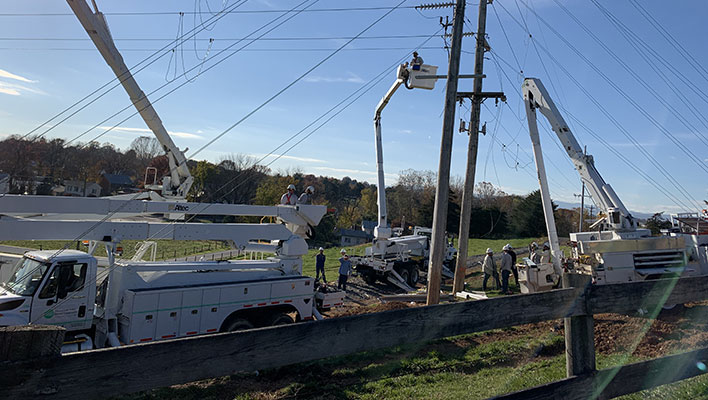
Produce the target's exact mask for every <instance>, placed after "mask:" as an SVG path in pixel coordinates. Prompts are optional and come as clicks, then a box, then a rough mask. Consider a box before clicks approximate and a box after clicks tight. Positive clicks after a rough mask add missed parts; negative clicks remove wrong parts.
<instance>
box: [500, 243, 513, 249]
mask: <svg viewBox="0 0 708 400" xmlns="http://www.w3.org/2000/svg"><path fill="white" fill-rule="evenodd" d="M502 250H511V245H510V244H509V243H507V244H505V245H504V247H502Z"/></svg>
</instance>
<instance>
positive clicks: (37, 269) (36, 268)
mask: <svg viewBox="0 0 708 400" xmlns="http://www.w3.org/2000/svg"><path fill="white" fill-rule="evenodd" d="M49 265H50V264H47V263H43V262H39V261H36V260H33V259H31V258H23V259H22V260H20V261H19V262H18V263H17V266H15V273H14V274H12V277H10V280H9V281H7V282H3V283H2V287H3V288H5V289H6V290H8V291H10V292H12V293H14V294H17V295H20V296H32V295H34V292H35V291H36V290H37V288H38V287H39V284H40V283H42V277H43V276H44V274H45V273H46V272H47V270H48V269H49Z"/></svg>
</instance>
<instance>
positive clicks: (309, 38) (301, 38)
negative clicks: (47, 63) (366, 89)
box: [0, 21, 428, 42]
mask: <svg viewBox="0 0 708 400" xmlns="http://www.w3.org/2000/svg"><path fill="white" fill-rule="evenodd" d="M207 22H208V21H207ZM427 37H428V35H413V34H411V35H376V36H361V37H358V38H356V39H357V40H380V39H415V38H427ZM354 38H355V37H354V36H295V37H270V38H260V39H258V40H259V41H261V42H275V41H320V40H349V39H354ZM213 39H214V40H218V41H222V40H223V41H236V40H249V39H251V38H248V37H241V38H229V37H213ZM174 40H175V39H174V38H114V39H113V41H115V42H164V41H174ZM0 41H62V42H89V41H91V39H90V38H57V37H43V38H26V37H25V38H23V37H0Z"/></svg>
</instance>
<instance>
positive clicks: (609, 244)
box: [519, 78, 708, 293]
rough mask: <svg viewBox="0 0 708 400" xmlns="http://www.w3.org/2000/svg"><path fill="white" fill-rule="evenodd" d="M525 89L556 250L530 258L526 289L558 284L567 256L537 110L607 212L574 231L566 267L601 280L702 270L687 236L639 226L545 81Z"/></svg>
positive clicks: (523, 276) (527, 83)
mask: <svg viewBox="0 0 708 400" xmlns="http://www.w3.org/2000/svg"><path fill="white" fill-rule="evenodd" d="M522 92H523V97H524V102H525V108H526V116H527V120H528V124H529V134H530V136H531V142H532V143H533V151H534V158H535V161H536V168H537V172H538V179H539V184H540V188H541V200H542V202H543V212H544V217H545V221H546V227H547V230H548V237H549V242H550V246H551V254H552V265H536V264H534V263H533V262H531V261H530V260H528V259H526V260H525V266H524V267H522V268H521V269H520V270H519V279H520V281H521V285H522V292H525V293H527V292H534V291H539V290H548V289H550V288H551V287H552V286H553V284H554V283H556V282H558V279H559V277H560V274H561V273H562V270H561V259H562V258H563V255H562V254H561V252H560V248H559V245H558V235H557V233H556V230H555V220H554V218H553V208H552V205H551V198H550V193H549V189H548V181H547V180H546V171H545V166H544V163H543V155H542V152H541V143H540V138H539V134H538V125H537V122H536V111H539V112H540V113H541V114H543V116H544V117H546V119H548V121H549V123H550V125H551V128H552V129H553V131H554V132H555V134H556V135H557V136H558V139H560V142H561V144H562V146H563V148H564V149H565V151H566V153H567V154H568V157H570V159H571V161H572V162H573V164H574V165H575V169H576V170H577V171H578V173H579V174H580V179H581V180H582V181H583V182H584V183H585V185H586V187H587V188H588V191H589V192H590V195H591V197H592V199H593V201H594V203H595V205H596V206H597V207H598V208H599V209H600V211H601V212H602V216H601V217H600V218H599V219H598V221H597V222H595V223H594V224H593V225H592V226H591V229H593V230H592V231H590V232H575V233H571V234H570V240H571V243H572V246H573V247H572V253H573V254H572V259H573V261H574V262H573V261H571V262H569V263H568V264H567V266H569V267H571V268H573V269H574V270H575V271H576V272H579V273H585V274H591V275H592V277H593V282H595V283H597V284H604V283H621V282H630V281H641V280H646V279H655V278H659V277H666V276H681V275H691V274H696V273H698V272H699V269H700V268H697V267H698V265H696V264H695V263H688V261H689V260H688V258H687V249H686V243H685V241H684V239H683V238H682V237H668V236H662V237H652V236H651V232H650V231H649V230H648V229H641V228H638V227H637V220H636V219H635V218H634V217H633V216H632V214H631V213H630V212H629V211H628V209H627V208H626V207H625V205H624V204H623V203H622V201H621V200H620V198H619V196H618V195H617V193H616V192H615V191H614V189H612V187H611V186H610V185H609V184H608V183H606V182H605V181H604V179H603V178H602V176H600V173H599V172H598V171H597V169H596V168H595V163H594V159H593V157H592V156H591V155H588V154H585V153H584V151H583V149H582V148H581V147H580V145H579V144H578V142H577V140H576V139H575V136H574V135H573V133H572V132H571V130H570V128H569V127H568V124H566V122H565V120H564V119H563V117H562V116H561V114H560V112H559V111H558V109H557V108H556V105H555V104H554V103H553V100H551V97H550V96H549V94H548V91H547V90H546V88H545V87H544V86H543V84H542V83H541V81H540V80H538V79H536V78H526V79H525V80H524V82H523V84H522ZM687 264H688V265H687ZM706 272H708V271H706Z"/></svg>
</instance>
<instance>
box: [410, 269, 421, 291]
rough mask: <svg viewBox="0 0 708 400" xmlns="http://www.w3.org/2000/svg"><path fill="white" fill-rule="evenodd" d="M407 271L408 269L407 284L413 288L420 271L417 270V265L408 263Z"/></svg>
mask: <svg viewBox="0 0 708 400" xmlns="http://www.w3.org/2000/svg"><path fill="white" fill-rule="evenodd" d="M408 271H409V275H408V277H409V280H408V285H409V286H410V287H412V288H415V285H416V284H417V283H418V279H420V272H419V271H418V266H417V265H409V266H408Z"/></svg>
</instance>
